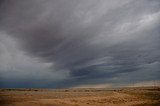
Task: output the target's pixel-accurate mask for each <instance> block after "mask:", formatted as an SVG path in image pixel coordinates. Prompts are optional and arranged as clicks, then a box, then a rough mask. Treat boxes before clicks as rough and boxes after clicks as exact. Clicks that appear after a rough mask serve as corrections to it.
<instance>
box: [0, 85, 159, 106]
mask: <svg viewBox="0 0 160 106" xmlns="http://www.w3.org/2000/svg"><path fill="white" fill-rule="evenodd" d="M0 106H160V87H128V88H113V89H107V88H105V89H104V88H103V89H100V88H97V89H96V88H95V89H93V88H88V89H86V88H85V89H82V88H81V89H77V88H76V89H13V88H12V89H0Z"/></svg>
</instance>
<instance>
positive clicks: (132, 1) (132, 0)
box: [0, 0, 160, 88]
mask: <svg viewBox="0 0 160 106" xmlns="http://www.w3.org/2000/svg"><path fill="white" fill-rule="evenodd" d="M154 80H157V81H158V80H160V0H1V1H0V87H53V88H57V87H79V86H88V87H92V86H93V85H94V86H96V85H97V86H99V85H103V87H104V86H106V87H108V86H119V85H129V84H131V83H138V84H139V83H141V82H142V83H144V82H147V81H149V82H151V81H154ZM90 85H91V86H90Z"/></svg>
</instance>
